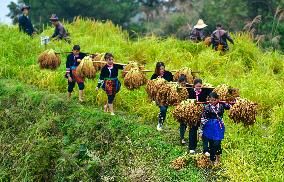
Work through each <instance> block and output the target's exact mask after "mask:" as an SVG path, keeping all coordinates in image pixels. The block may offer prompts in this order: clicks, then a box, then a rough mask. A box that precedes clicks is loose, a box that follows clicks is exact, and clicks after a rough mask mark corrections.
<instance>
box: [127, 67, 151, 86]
mask: <svg viewBox="0 0 284 182" xmlns="http://www.w3.org/2000/svg"><path fill="white" fill-rule="evenodd" d="M146 82H147V78H146V75H145V74H144V73H142V72H141V71H140V70H139V68H132V69H130V70H129V71H128V73H127V74H126V75H125V77H124V85H125V86H126V88H128V89H129V90H133V89H137V88H139V87H140V86H142V85H144V84H146Z"/></svg>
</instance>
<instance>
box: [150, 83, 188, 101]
mask: <svg viewBox="0 0 284 182" xmlns="http://www.w3.org/2000/svg"><path fill="white" fill-rule="evenodd" d="M178 89H179V85H178V84H176V83H174V84H172V83H168V84H164V85H162V86H161V87H160V88H159V89H158V91H157V95H156V97H155V101H157V102H158V103H159V104H162V105H175V104H178V103H180V102H181V100H180V99H181V96H180V95H179V92H178ZM183 97H184V96H183Z"/></svg>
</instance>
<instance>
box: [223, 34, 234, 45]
mask: <svg viewBox="0 0 284 182" xmlns="http://www.w3.org/2000/svg"><path fill="white" fill-rule="evenodd" d="M225 36H226V39H228V41H230V42H231V43H232V44H234V41H233V39H232V38H231V36H230V35H229V33H228V32H226V34H225Z"/></svg>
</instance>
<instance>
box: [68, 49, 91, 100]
mask: <svg viewBox="0 0 284 182" xmlns="http://www.w3.org/2000/svg"><path fill="white" fill-rule="evenodd" d="M85 56H86V54H85V53H82V52H80V46H79V45H74V46H73V49H72V53H71V54H69V55H68V56H67V61H66V75H65V77H66V78H67V79H68V99H70V98H71V93H72V92H73V89H74V87H75V84H76V82H77V84H78V87H79V101H80V102H83V91H84V87H85V85H84V78H82V77H80V76H79V75H77V74H76V68H77V67H78V65H79V64H80V62H79V61H81V60H82V59H83V58H84V57H85Z"/></svg>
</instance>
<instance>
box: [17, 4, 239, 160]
mask: <svg viewBox="0 0 284 182" xmlns="http://www.w3.org/2000/svg"><path fill="white" fill-rule="evenodd" d="M21 10H22V12H23V15H22V16H20V17H19V28H20V31H23V32H25V33H27V34H28V35H30V36H32V35H33V34H35V30H34V28H33V26H32V23H31V20H30V19H29V17H28V14H29V10H30V7H29V6H23V7H22V9H21ZM50 21H51V23H52V24H53V25H54V27H55V30H54V33H53V35H52V36H51V38H54V39H58V40H66V41H67V42H69V43H70V38H69V33H68V31H67V30H66V29H65V28H64V26H63V25H62V23H60V22H59V20H58V17H57V16H56V15H55V14H53V15H52V16H51V17H50ZM206 26H207V25H206V24H205V23H204V21H203V20H201V19H200V20H199V21H198V23H197V24H196V25H195V26H194V28H193V30H192V31H191V33H190V39H191V40H192V41H194V42H199V41H203V40H204V39H205V37H206V36H205V33H204V28H205V27H206ZM210 39H211V43H212V47H213V48H214V49H215V50H222V51H226V50H228V49H229V47H228V43H227V40H228V41H229V42H231V43H232V44H234V41H233V40H232V38H231V37H230V35H229V33H228V32H227V31H225V30H224V29H223V28H222V26H221V25H219V24H218V25H217V26H216V30H215V31H213V33H212V34H211V38H210ZM85 56H86V54H84V53H82V52H80V46H79V45H74V46H73V49H72V53H71V54H69V55H68V56H67V61H66V75H65V77H66V78H67V80H68V89H67V91H68V98H70V97H71V94H72V92H73V89H74V87H75V85H76V83H77V85H78V87H79V101H81V102H82V101H83V100H84V99H83V95H84V93H83V91H84V87H85V85H84V78H82V77H80V76H79V75H77V74H76V68H77V67H78V65H79V64H80V63H79V62H80V60H82V59H83V58H84V57H85ZM104 59H105V61H106V65H105V66H104V67H103V68H102V69H101V73H100V77H99V81H98V85H97V87H96V91H97V90H99V88H102V89H103V90H104V91H105V92H106V95H107V101H106V103H105V105H104V111H105V112H110V114H111V115H115V113H114V108H113V101H114V98H115V95H116V94H117V93H118V92H119V90H120V87H121V83H120V81H119V80H118V78H117V77H118V70H119V69H121V70H123V69H124V66H122V65H118V64H114V62H113V61H114V56H113V55H112V54H111V53H106V54H105V55H104ZM156 78H164V79H165V80H167V81H168V82H170V81H173V74H172V73H171V72H169V71H167V70H166V69H165V64H164V63H163V62H158V63H157V64H156V68H155V73H154V74H153V75H152V76H151V79H156ZM179 83H180V84H182V85H186V83H187V78H186V76H185V75H181V76H180V78H179ZM188 93H189V99H196V101H198V102H206V101H207V99H208V98H209V104H204V111H203V114H202V116H201V119H200V121H199V122H198V123H196V125H194V126H191V127H190V128H189V140H188V149H189V152H190V153H191V154H194V153H196V148H197V142H198V135H199V136H200V138H202V146H203V153H204V154H205V155H206V156H210V159H211V161H212V162H214V163H215V164H218V163H219V162H220V154H221V153H222V148H221V141H222V140H223V139H224V132H225V126H224V122H223V120H222V118H223V114H224V110H226V109H229V108H230V105H228V104H226V103H222V102H219V96H218V94H217V93H215V92H212V89H209V88H203V87H202V80H201V79H199V78H196V79H195V80H194V84H193V87H192V88H189V89H188ZM157 105H158V107H159V108H160V112H159V114H158V124H157V130H158V131H161V130H162V129H163V125H164V122H165V120H166V115H167V109H168V106H167V105H162V104H160V103H157ZM187 127H188V126H187V124H186V123H185V122H181V123H180V128H179V131H180V143H181V144H182V145H185V144H186V143H187V142H186V141H185V133H186V128H187Z"/></svg>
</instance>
